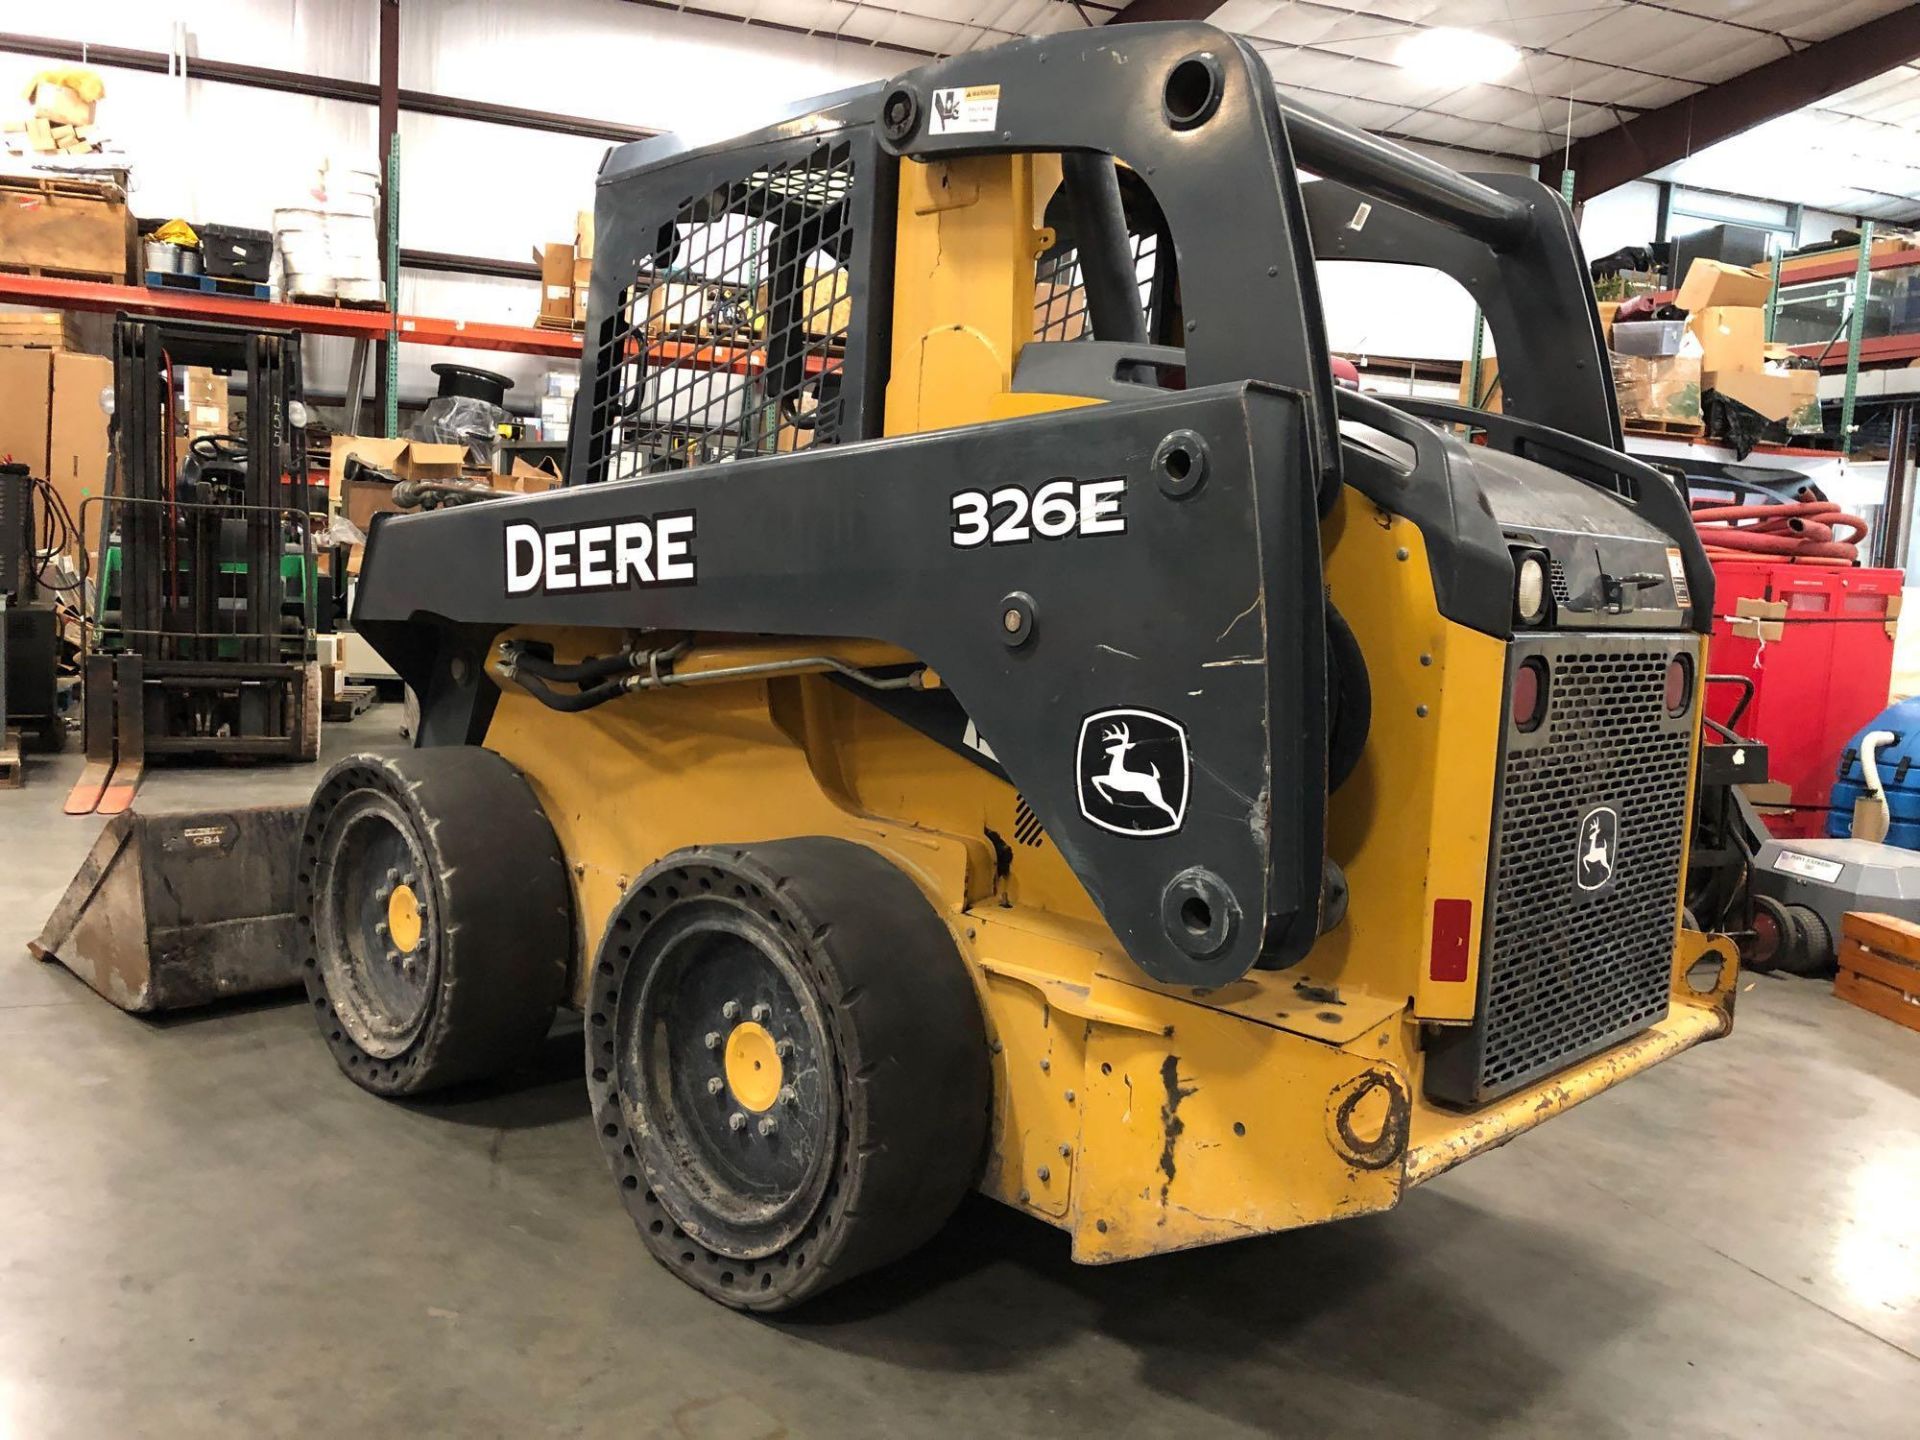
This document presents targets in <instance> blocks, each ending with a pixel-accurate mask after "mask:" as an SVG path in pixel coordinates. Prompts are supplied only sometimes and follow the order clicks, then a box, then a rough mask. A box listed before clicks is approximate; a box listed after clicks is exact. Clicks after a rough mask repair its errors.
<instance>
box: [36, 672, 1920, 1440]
mask: <svg viewBox="0 0 1920 1440" xmlns="http://www.w3.org/2000/svg"><path fill="white" fill-rule="evenodd" d="M396 715H397V711H396V710H395V709H394V708H391V707H389V708H384V709H379V710H375V711H374V712H372V713H371V714H369V715H368V716H365V717H363V718H362V719H361V720H360V721H358V722H356V723H355V724H354V725H353V726H351V727H329V733H328V750H329V753H330V754H337V753H344V752H345V751H347V750H349V749H359V748H372V747H373V746H376V745H386V744H392V743H395V742H394V740H393V738H392V737H393V730H394V726H395V724H396ZM77 770H78V761H77V759H75V758H74V757H71V756H69V757H64V758H62V759H61V760H59V761H57V762H52V763H46V762H43V763H41V764H39V765H37V766H35V767H34V768H33V770H32V772H31V781H30V784H29V787H28V788H27V789H26V790H25V791H20V792H0V957H4V958H0V1437H33V1440H39V1437H57V1436H76V1437H79V1436H84V1437H94V1436H99V1435H103V1434H127V1435H141V1436H173V1435H194V1436H204V1435H209V1434H211V1435H271V1434H291V1433H303V1434H309V1435H340V1434H360V1435H365V1434H390V1435H405V1434H409V1433H458V1434H461V1435H463V1436H485V1435H512V1436H516V1437H519V1436H528V1435H536V1434H540V1435H544V1434H555V1435H599V1434H609V1435H610V1434H614V1433H616V1432H617V1433H620V1434H623V1435H625V1436H629V1437H637V1440H653V1437H660V1440H669V1437H673V1440H678V1437H694V1440H710V1437H728V1440H760V1437H773V1436H814V1437H822V1440H824V1437H849V1440H857V1437H867V1436H909V1435H956V1434H958V1435H967V1434H980V1433H987V1432H992V1433H996V1434H999V1435H1006V1436H1012V1435H1030V1434H1036V1435H1037V1434H1049V1435H1057V1434H1063V1433H1064V1434H1079V1433H1087V1434H1093V1433H1100V1434H1105V1435H1156V1436H1162V1435H1176V1434H1194V1435H1207V1436H1216V1435H1243V1434H1245V1435H1252V1434H1261V1433H1274V1434H1299V1435H1314V1436H1331V1435H1366V1436H1376V1437H1377V1436H1381V1435H1398V1434H1420V1435H1452V1434H1475V1435H1478V1434H1496V1435H1514V1436H1520V1435H1524V1436H1545V1435H1577V1436H1581V1437H1592V1436H1630V1435H1658V1436H1668V1435H1685V1436H1719V1435H1725V1436H1741V1437H1746V1436H1757V1435H1779V1436H1796V1437H1797V1436H1804V1435H1813V1434H1818V1435H1821V1436H1841V1435H1846V1436H1902V1437H1906V1436H1912V1435H1914V1434H1916V1433H1917V1432H1920V1421H1917V1420H1916V1416H1917V1415H1920V1409H1917V1408H1916V1407H1917V1406H1920V1358H1916V1357H1920V1035H1915V1034H1913V1033H1910V1032H1907V1031H1904V1030H1900V1029H1898V1028H1896V1027H1894V1026H1893V1025H1891V1024H1889V1023H1888V1022H1886V1021H1883V1020H1879V1019H1876V1018H1875V1017H1873V1016H1870V1015H1866V1014H1863V1013H1861V1012H1859V1011H1856V1010H1854V1009H1852V1008H1851V1007H1849V1006H1847V1005H1845V1004H1843V1003H1841V1002H1839V1001H1837V1000H1835V999H1833V998H1832V997H1831V995H1830V994H1828V993H1827V989H1826V987H1825V986H1824V985H1822V984H1815V983H1812V982H1806V981H1790V980H1788V981H1781V980H1770V979H1757V980H1750V981H1746V982H1743V989H1744V993H1743V994H1742V995H1741V997H1740V1023H1739V1028H1738V1030H1737V1031H1736V1032H1735V1034H1734V1036H1733V1037H1732V1038H1731V1039H1729V1040H1726V1041H1723V1042H1721V1043H1718V1044H1715V1045H1710V1046H1707V1047H1705V1048H1703V1049H1700V1050H1696V1051H1693V1052H1691V1053H1690V1054H1688V1055H1685V1056H1682V1057H1681V1058H1680V1059H1678V1060H1676V1061H1673V1062H1671V1063H1670V1064H1668V1065H1665V1066H1662V1067H1661V1068H1659V1069H1658V1070H1656V1071H1654V1072H1653V1073H1652V1074H1650V1075H1647V1076H1645V1077H1642V1078H1641V1079H1639V1080H1637V1081H1635V1082H1633V1083H1631V1084H1629V1085H1627V1086H1625V1087H1623V1088H1622V1089H1620V1090H1616V1091H1614V1092H1612V1093H1610V1094H1608V1095H1605V1096H1602V1097H1601V1098H1599V1099H1597V1100H1595V1101H1593V1102H1591V1103H1590V1104H1588V1105H1586V1106H1584V1107H1582V1108H1581V1109H1579V1110H1577V1111H1575V1112H1573V1113H1572V1114H1570V1115H1568V1116H1566V1117H1565V1118H1563V1119H1560V1120H1557V1121H1555V1122H1554V1123H1552V1124H1550V1125H1548V1126H1546V1127H1545V1128H1544V1129H1542V1130H1540V1131H1538V1132H1536V1133H1534V1134H1532V1135H1529V1136H1526V1137H1523V1138H1522V1139H1521V1140H1519V1141H1518V1142H1517V1143H1515V1144H1513V1145H1511V1146H1509V1147H1508V1148H1506V1149H1504V1150H1501V1151H1498V1152H1495V1153H1494V1154H1491V1155H1488V1156H1485V1157H1482V1158H1480V1159H1478V1160H1476V1161H1474V1162H1473V1163H1471V1164H1469V1165H1467V1166H1466V1167H1464V1168H1463V1169H1461V1170H1458V1171H1455V1172H1454V1173H1452V1174H1451V1175H1448V1176H1446V1177H1443V1178H1442V1179H1440V1180H1439V1181H1436V1182H1435V1183H1433V1184H1432V1185H1430V1186H1428V1187H1426V1188H1425V1189H1422V1190H1419V1191H1416V1192H1414V1193H1413V1194H1412V1195H1411V1196H1409V1198H1408V1199H1407V1201H1406V1203H1405V1204H1404V1205H1403V1206H1402V1208H1401V1209H1400V1210H1399V1211H1398V1212H1397V1213H1395V1214H1391V1215H1387V1216H1380V1217H1374V1218H1370V1219H1366V1220H1360V1221H1354V1222H1350V1223H1348V1224H1345V1225H1340V1226H1332V1227H1326V1228H1321V1229H1316V1230H1311V1231H1305V1232H1300V1233H1296V1234H1292V1235H1282V1236H1276V1237H1272V1238H1269V1239H1265V1240H1258V1241H1249V1242H1244V1243H1241V1244H1238V1245H1232V1246H1223V1247H1219V1248H1215V1249H1209V1250H1203V1251H1196V1252H1191V1253H1188V1254H1184V1255H1176V1256H1170V1257H1166V1258H1163V1259H1160V1260H1154V1261H1146V1262H1140V1263H1136V1264H1133V1265H1125V1266H1117V1267H1113V1268H1108V1269H1099V1270H1091V1269H1079V1268H1076V1267H1075V1266H1073V1265H1072V1264H1070V1263H1069V1261H1068V1259H1067V1251H1066V1244H1065V1241H1064V1239H1063V1238H1062V1237H1060V1236H1059V1235H1057V1234H1056V1233H1055V1232H1054V1231H1052V1230H1049V1229H1047V1228H1044V1227H1042V1226H1040V1225H1038V1224H1035V1223H1032V1222H1029V1221H1027V1220H1024V1219H1022V1218H1020V1217H1018V1216H1016V1215H1014V1214H1012V1213H1011V1212H1009V1211H1006V1210H1003V1209H1001V1208H1000V1207H998V1206H995V1205H992V1204H990V1203H987V1202H985V1201H975V1202H972V1203H970V1204H969V1205H967V1206H966V1207H964V1208H963V1210H962V1211H961V1213H960V1215H959V1217H958V1218H957V1219H956V1220H955V1221H954V1223H953V1224H952V1226H951V1227H949V1229H948V1230H947V1231H946V1233H945V1234H944V1235H942V1236H941V1237H940V1238H939V1239H938V1240H937V1241H936V1242H935V1243H934V1244H933V1245H932V1246H930V1247H929V1248H928V1249H927V1250H926V1251H925V1252H923V1253H922V1254H920V1255H919V1256H917V1257H915V1258H913V1259H911V1260H909V1261H907V1262H905V1263H903V1264H901V1265H899V1266H897V1267H895V1268H894V1269H892V1270H891V1271H889V1272H886V1273H884V1274H882V1275H879V1276H874V1277H869V1278H868V1279H867V1280H865V1281H862V1282H858V1283H856V1284H854V1285H853V1286H850V1287H848V1288H846V1289H844V1290H842V1291H839V1292H836V1293H835V1294H833V1295H831V1296H829V1297H828V1298H826V1299H825V1300H823V1301H822V1302H820V1303H818V1304H816V1305H815V1306H814V1307H812V1308H811V1309H809V1310H806V1311H804V1312H803V1313H802V1315H801V1316H800V1317H799V1318H796V1319H791V1320H784V1321H778V1322H768V1321H759V1320H753V1319H748V1318H744V1317H741V1316H737V1315H734V1314H732V1313H730V1312H728V1311H726V1310H723V1309H721V1308H719V1307H717V1306H715V1305H712V1304H710V1303H708V1302H707V1301H704V1300H702V1299H700V1298H699V1297H698V1296H696V1295H695V1294H694V1293H693V1292H692V1291H690V1290H687V1289H685V1288H683V1287H682V1286H681V1285H679V1284H678V1283H677V1282H676V1281H674V1280H672V1279H671V1278H669V1277H668V1276H667V1274H666V1273H665V1272H664V1271H661V1270H659V1269H657V1268H655V1266H654V1265H653V1263H652V1262H651V1261H650V1260H649V1259H648V1258H647V1257H646V1255H645V1253H644V1252H643V1251H642V1249H641V1246H640V1244H639V1243H638V1241H637V1240H636V1239H635V1237H634V1236H633V1234H632V1233H631V1229H630V1225H629V1222H628V1220H627V1218H626V1216H625V1214H624V1213H623V1212H622V1210H621V1208H620V1206H619V1204H618V1203H617V1201H616V1199H615V1197H614V1193H613V1190H612V1186H611V1184H610V1182H609V1179H608V1176H607V1173H606V1168H605V1165H604V1163H603V1161H602V1160H601V1157H600V1149H599V1145H598V1144H597V1142H596V1139H595V1136H594V1135H593V1133H592V1129H591V1126H590V1124H589V1119H588V1115H587V1112H586V1109H585V1104H584V1099H583V1094H582V1085H581V1081H580V1074H579V1071H580V1062H579V1057H578V1044H579V1040H578V1036H577V1034H574V1035H563V1036H556V1037H555V1039H554V1041H553V1042H552V1043H551V1046H550V1053H549V1054H548V1055H547V1056H546V1057H545V1061H544V1063H543V1064H541V1065H540V1066H538V1067H536V1068H535V1069H534V1070H533V1071H532V1072H530V1073H528V1074H525V1075H522V1076H519V1077H516V1079H515V1080H514V1081H513V1082H512V1083H510V1084H502V1085H498V1086H495V1087H491V1088H489V1089H485V1090H482V1091H478V1092H468V1093H464V1094H461V1095H458V1096H456V1097H453V1098H450V1099H446V1100H442V1101H438V1102H436V1103H432V1104H418V1105H397V1104H389V1103H383V1102H381V1101H379V1100H376V1099H374V1098H372V1097H371V1096H368V1095H366V1094H364V1093H363V1092H361V1091H360V1090H358V1089H356V1088H355V1087H354V1086H353V1085H351V1084H349V1083H348V1082H347V1081H346V1080H345V1079H343V1078H342V1077H341V1076H340V1075H339V1074H338V1073H336V1071H335V1070H334V1068H333V1066H332V1064H331V1063H330V1062H329V1060H328V1057H327V1055H326V1052H325V1051H324V1050H323V1048H322V1047H321V1045H320V1044H319V1042H318V1040H317V1038H316V1037H315V1036H314V1035H313V1033H312V1022H311V1021H310V1020H309V1019H308V1018H307V1016H306V1014H305V1012H304V1008H303V1007H302V1006H301V1005H299V1004H295V1003H278V1002H275V1003H268V1004H261V1005H252V1006H241V1007H235V1008H228V1009H223V1010H220V1011H217V1012H215V1013H211V1014H203V1015H194V1016H189V1017H186V1018H181V1019H176V1020H172V1021H166V1022H161V1023H154V1022H151V1021H140V1020H135V1019H132V1018H130V1017H128V1016H126V1015H123V1014H121V1013H119V1012H118V1011H116V1010H113V1009H112V1008H110V1007H109V1006H108V1005H107V1004H106V1003H105V1002H104V1001H102V1000H99V999H97V998H96V997H95V996H94V995H93V994H92V993H91V992H90V991H88V990H86V989H84V988H83V987H82V986H81V985H80V984H79V983H78V982H77V981H75V980H73V979H72V978H71V977H70V976H68V975H67V974H66V973H65V972H64V971H62V970H59V969H57V968H50V967H43V966H41V965H39V964H37V963H36V962H34V961H33V960H31V959H29V958H28V957H27V955H26V953H25V951H24V949H23V948H22V947H23V946H24V944H25V942H26V940H27V939H28V938H29V937H30V936H31V935H33V934H34V933H36V932H37V930H38V927H39V924H40V922H41V920H42V919H43V918H44V916H45V915H46V913H47V911H48V910H49V909H50V908H51V906H52V905H53V902H54V900H55V899H56V897H57V896H58V894H59V892H60V890H61V889H62V887H63V886H64V884H65V882H66V879H67V877H68V876H69V875H70V874H71V872H72V870H73V868H74V866H75V865H76V864H77V863H78V862H79V860H80V857H81V856H82V854H83V853H84V852H85V850H86V849H87V846H88V845H89V843H90V842H91V840H92V838H93V835H94V833H95V831H96V829H97V828H98V823H99V822H97V821H93V820H78V819H68V818H66V817H63V816H62V815H61V814H60V813H59V808H60V801H61V799H62V797H63V796H64V794H65V792H66V789H67V785H68V783H69V782H70V781H71V779H72V777H73V775H74V773H76V772H77ZM318 774H319V771H318V770H317V769H315V768H311V767H308V768H295V769H288V770H280V771H274V772H266V771H254V772H249V771H238V770H227V771H206V770H201V771H171V772H165V771H163V772H161V773H159V774H157V775H156V776H154V777H153V778H152V779H151V780H150V781H149V783H148V785H147V786H146V788H145V790H144V791H143V794H142V807H143V808H147V809H152V810H158V809H161V808H163V807H166V808H192V807H195V806H198V805H201V804H205V803H219V802H213V801H212V797H213V796H215V795H218V796H219V797H221V800H222V801H226V802H233V801H241V800H247V801H253V800H259V801H271V800H282V799H284V800H297V799H300V798H302V797H303V796H304V795H305V793H306V791H307V790H308V789H309V788H310V787H311V786H312V784H313V782H314V780H315V779H316V778H317V776H318Z"/></svg>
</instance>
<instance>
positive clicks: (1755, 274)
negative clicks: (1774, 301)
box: [1673, 256, 1770, 315]
mask: <svg viewBox="0 0 1920 1440" xmlns="http://www.w3.org/2000/svg"><path fill="white" fill-rule="evenodd" d="M1769 288H1770V287H1769V283H1768V280H1767V277H1766V276H1765V275H1764V274H1762V273H1761V272H1760V271H1758V270H1746V269H1742V268H1741V267H1740V266H1738V265H1727V264H1724V263H1723V262H1721V261H1719V260H1708V259H1706V258H1705V257H1704V256H1702V257H1700V258H1697V259H1696V260H1694V262H1693V263H1692V264H1691V265H1689V266H1687V278H1686V279H1684V280H1682V281H1681V282H1680V293H1679V294H1678V295H1676V296H1675V297H1674V301H1673V303H1674V304H1676V305H1678V306H1679V307H1680V308H1681V309H1682V310H1685V311H1686V312H1687V313H1688V314H1690V315H1691V314H1693V313H1694V312H1695V311H1699V310H1705V309H1707V308H1708V307H1709V306H1712V305H1765V304H1766V303H1767V291H1768V289H1769Z"/></svg>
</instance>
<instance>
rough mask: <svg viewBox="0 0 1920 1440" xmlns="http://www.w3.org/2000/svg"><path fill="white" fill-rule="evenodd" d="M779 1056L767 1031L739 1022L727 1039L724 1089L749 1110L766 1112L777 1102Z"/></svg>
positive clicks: (778, 1092)
mask: <svg viewBox="0 0 1920 1440" xmlns="http://www.w3.org/2000/svg"><path fill="white" fill-rule="evenodd" d="M780 1069H781V1067H780V1052H779V1051H778V1050H776V1049H775V1048H774V1044H773V1036H771V1035H769V1034H768V1033H767V1030H766V1027H765V1026H763V1025H760V1024H757V1023H755V1022H754V1021H752V1020H745V1021H742V1022H741V1023H740V1024H738V1025H736V1026H734V1027H733V1033H732V1034H731V1035H729V1036H727V1088H728V1089H729V1090H731V1091H732V1092H733V1098H734V1099H736V1100H738V1101H739V1102H740V1103H741V1104H742V1105H744V1106H746V1107H747V1109H749V1110H756V1111H758V1110H768V1109H771V1108H772V1107H773V1102H774V1101H775V1100H777V1099H779V1098H780Z"/></svg>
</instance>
